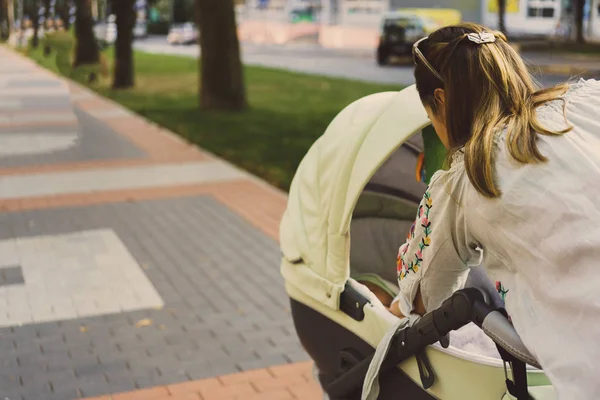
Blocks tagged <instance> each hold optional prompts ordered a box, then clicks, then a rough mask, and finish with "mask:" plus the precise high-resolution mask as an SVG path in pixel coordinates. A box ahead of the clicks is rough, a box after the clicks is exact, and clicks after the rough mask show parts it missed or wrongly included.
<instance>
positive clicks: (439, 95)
mask: <svg viewBox="0 0 600 400" xmlns="http://www.w3.org/2000/svg"><path fill="white" fill-rule="evenodd" d="M433 97H435V101H436V102H437V104H438V105H442V104H446V93H445V92H444V89H441V88H437V89H435V90H434V91H433ZM442 108H443V107H442Z"/></svg>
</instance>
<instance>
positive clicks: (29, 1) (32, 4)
mask: <svg viewBox="0 0 600 400" xmlns="http://www.w3.org/2000/svg"><path fill="white" fill-rule="evenodd" d="M23 9H24V10H23V11H24V14H27V16H28V17H29V18H30V19H31V24H32V26H33V37H32V38H31V47H33V48H34V49H35V48H37V47H38V45H39V43H40V38H39V31H40V3H39V1H38V0H25V1H24V3H23Z"/></svg>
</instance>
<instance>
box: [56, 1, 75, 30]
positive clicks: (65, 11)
mask: <svg viewBox="0 0 600 400" xmlns="http://www.w3.org/2000/svg"><path fill="white" fill-rule="evenodd" d="M72 4H73V3H72V0H57V1H56V5H55V6H54V7H55V10H56V14H58V16H59V17H60V19H61V21H62V23H63V27H64V28H65V30H66V31H68V30H69V28H71V6H72Z"/></svg>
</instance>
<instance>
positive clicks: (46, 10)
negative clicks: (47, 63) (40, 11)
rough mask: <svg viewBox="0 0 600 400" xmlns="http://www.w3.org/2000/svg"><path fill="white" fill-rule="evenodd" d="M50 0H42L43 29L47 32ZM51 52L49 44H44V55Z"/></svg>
mask: <svg viewBox="0 0 600 400" xmlns="http://www.w3.org/2000/svg"><path fill="white" fill-rule="evenodd" d="M50 25H51V24H50V0H44V31H45V32H46V33H47V32H48V30H49V29H50ZM50 52H51V49H50V45H49V44H46V45H45V46H44V55H49V54H50Z"/></svg>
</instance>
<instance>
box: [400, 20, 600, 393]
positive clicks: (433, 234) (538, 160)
mask: <svg viewBox="0 0 600 400" xmlns="http://www.w3.org/2000/svg"><path fill="white" fill-rule="evenodd" d="M413 50H414V55H415V64H416V69H415V78H416V82H417V89H418V92H419V95H420V97H421V100H422V102H423V104H424V106H425V108H426V110H427V113H428V115H429V118H430V119H431V121H432V124H433V126H434V127H435V130H436V132H437V134H438V136H439V137H440V139H441V140H442V142H443V143H444V145H445V146H446V147H447V149H448V150H449V160H450V167H449V169H448V170H447V171H440V172H438V173H436V174H435V176H433V177H432V179H431V182H430V186H429V188H428V190H427V192H426V193H425V196H424V198H423V201H422V202H421V205H420V208H419V213H418V216H417V220H416V222H415V225H414V226H413V229H412V231H411V233H410V234H409V239H408V241H407V243H406V244H404V245H403V246H402V247H401V248H400V253H399V256H398V276H399V285H400V294H399V295H398V297H397V298H396V299H395V300H394V302H393V304H392V306H391V310H392V312H393V313H394V314H396V315H397V316H400V317H403V316H408V315H409V314H411V313H417V314H423V313H424V312H425V311H427V310H432V309H435V308H437V307H438V306H439V305H440V304H441V302H442V301H443V300H444V299H446V298H448V297H449V296H450V295H451V294H452V293H453V292H454V291H455V290H457V289H460V288H462V287H463V285H464V283H465V280H466V277H467V275H468V270H469V268H470V267H473V266H477V265H479V264H481V262H482V260H483V265H484V266H485V267H486V269H487V272H488V274H489V275H490V276H491V277H492V278H493V280H494V281H496V287H497V289H498V292H499V293H500V294H501V296H502V297H503V299H504V300H505V303H506V308H507V311H508V313H509V314H510V316H511V319H512V321H513V323H514V325H515V328H516V330H517V331H518V333H519V334H520V336H521V338H522V339H523V342H524V343H525V345H526V346H527V347H528V348H529V350H530V351H531V352H532V353H533V354H534V355H535V356H536V357H537V359H538V360H539V362H540V364H541V365H542V367H543V368H544V371H545V372H546V374H547V375H548V377H549V378H550V380H551V381H552V383H553V385H554V386H555V389H556V391H557V393H558V398H559V399H569V400H570V399H593V398H600V380H599V379H598V368H599V367H600V343H598V338H600V290H599V286H600V119H599V116H600V83H599V82H596V81H593V80H590V81H580V82H579V83H576V84H573V85H570V86H567V85H562V86H558V87H554V88H551V89H545V90H538V89H537V87H536V86H535V85H534V83H533V81H532V78H531V77H530V75H529V73H528V71H527V68H526V67H525V65H524V63H523V61H522V60H521V58H520V57H519V55H518V54H517V53H516V52H515V51H514V49H513V48H512V47H511V46H510V45H509V44H507V42H506V38H505V37H504V36H503V35H502V34H500V33H497V32H489V31H486V30H485V28H483V27H482V26H479V25H475V24H462V25H457V26H450V27H445V28H442V29H439V30H438V31H436V32H434V33H433V34H432V35H431V36H430V37H428V38H425V39H424V40H422V41H420V42H418V43H417V44H416V45H415V47H414V49H413ZM482 256H483V258H482Z"/></svg>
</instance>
